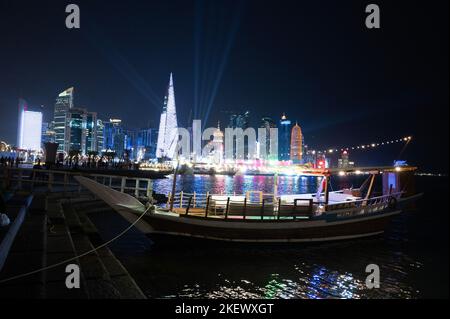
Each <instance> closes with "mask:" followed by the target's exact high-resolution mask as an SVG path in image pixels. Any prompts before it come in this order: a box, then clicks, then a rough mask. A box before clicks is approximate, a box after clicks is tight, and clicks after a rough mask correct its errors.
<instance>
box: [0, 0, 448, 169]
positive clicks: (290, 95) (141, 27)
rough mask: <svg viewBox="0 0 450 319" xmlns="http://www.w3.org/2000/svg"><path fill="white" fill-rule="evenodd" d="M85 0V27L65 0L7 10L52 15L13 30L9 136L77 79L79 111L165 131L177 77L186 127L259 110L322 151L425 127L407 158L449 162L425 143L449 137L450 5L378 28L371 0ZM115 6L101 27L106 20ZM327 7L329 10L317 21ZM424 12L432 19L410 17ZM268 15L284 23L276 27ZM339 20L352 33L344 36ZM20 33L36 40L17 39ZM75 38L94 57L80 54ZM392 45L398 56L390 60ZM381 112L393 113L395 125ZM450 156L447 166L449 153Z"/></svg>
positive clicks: (394, 12) (400, 11) (5, 101)
mask: <svg viewBox="0 0 450 319" xmlns="http://www.w3.org/2000/svg"><path fill="white" fill-rule="evenodd" d="M200 2H201V1H200ZM78 4H79V6H80V8H81V10H82V12H83V18H82V27H81V29H80V30H75V31H74V30H68V29H66V28H65V27H64V25H63V23H62V21H63V20H64V18H65V13H64V6H63V5H62V4H61V5H55V6H49V8H46V9H45V8H44V7H45V6H42V7H41V6H37V5H34V4H30V5H29V6H26V7H25V8H23V7H22V6H19V5H17V4H14V3H5V4H2V6H4V9H5V10H2V12H7V11H8V12H16V13H18V12H20V13H21V15H23V17H24V19H32V18H31V17H32V16H34V15H35V14H38V15H39V16H41V17H46V21H47V23H46V24H43V25H39V26H37V28H38V29H37V31H38V34H40V35H39V36H34V37H30V36H29V31H30V30H29V29H27V28H26V27H23V28H16V29H14V30H13V32H12V33H10V34H6V35H5V37H3V38H4V43H5V47H4V50H2V52H1V53H0V55H1V56H2V59H1V60H0V61H1V62H0V63H2V64H1V66H2V70H4V71H5V74H8V75H11V76H10V77H5V78H2V79H0V87H1V88H2V89H1V90H0V108H1V110H2V117H3V118H5V119H6V120H5V121H4V122H5V123H3V125H2V127H1V128H0V136H1V138H2V139H5V140H7V141H13V140H14V139H15V138H14V136H15V133H14V132H15V131H16V129H15V127H14V126H13V125H14V123H17V121H16V120H15V116H16V114H17V112H16V109H17V108H16V105H17V99H18V98H20V97H23V98H25V99H26V100H28V101H29V102H30V104H31V105H44V108H43V113H44V119H47V118H48V116H49V114H51V113H53V104H54V103H53V97H54V95H55V92H60V91H61V90H62V89H64V88H67V87H72V86H74V87H76V90H77V92H78V93H77V94H78V97H79V99H80V100H79V104H78V105H80V106H83V107H84V106H85V107H86V108H88V109H91V110H94V111H96V112H98V113H99V114H104V116H103V118H105V119H108V118H120V119H122V120H123V122H124V123H128V124H129V125H130V126H131V127H157V124H158V121H159V116H160V106H161V105H162V103H163V94H161V92H164V90H165V86H166V83H165V82H166V81H164V79H165V78H166V77H167V74H169V73H170V72H174V73H175V74H176V75H177V83H178V86H177V104H178V110H177V111H178V115H179V120H180V125H182V126H187V124H188V123H190V122H191V120H192V119H193V118H194V117H195V113H196V112H197V115H199V114H200V113H202V114H203V115H204V117H207V118H203V119H204V123H205V125H207V126H215V123H216V122H217V120H220V121H221V122H222V123H226V122H227V121H228V117H229V116H228V113H227V112H229V111H230V110H231V111H235V112H238V111H240V110H243V109H245V110H249V111H250V114H252V121H256V123H251V124H252V125H253V126H255V127H256V126H258V125H259V121H260V119H261V117H262V116H271V117H272V118H274V119H275V120H277V119H278V118H279V116H280V114H281V113H282V112H286V114H287V115H288V117H289V118H290V119H295V120H298V121H299V122H300V123H301V124H302V132H303V134H305V135H306V136H307V137H308V141H307V143H308V144H309V145H311V146H313V147H315V148H321V147H324V148H326V147H328V146H345V145H348V144H351V145H356V144H359V143H366V142H370V141H377V140H386V139H390V138H391V137H393V136H409V135H412V136H414V143H412V144H411V145H410V146H409V147H408V149H407V150H406V152H404V153H403V154H404V156H405V157H406V159H408V160H410V161H411V162H413V163H414V164H418V165H419V166H423V167H424V168H426V169H429V170H439V171H442V170H444V171H446V170H447V168H446V165H445V166H444V165H443V164H442V163H439V162H438V163H436V161H434V160H433V159H432V158H430V157H429V156H428V155H427V154H426V151H425V150H427V149H429V148H430V149H436V148H439V147H440V146H441V145H446V144H448V143H447V142H448V138H447V137H446V135H447V134H446V131H447V123H446V122H445V120H444V118H446V117H447V115H448V108H447V106H448V94H447V93H446V92H447V89H446V87H448V73H447V71H446V70H448V61H447V59H446V56H447V53H448V44H443V43H444V42H445V43H446V41H442V39H444V38H447V36H448V33H447V32H448V31H446V29H447V28H441V27H440V26H441V25H442V24H445V19H439V18H438V17H437V18H434V19H430V18H429V17H430V16H435V15H439V14H441V12H446V11H447V10H446V9H445V8H443V9H442V10H435V9H433V13H431V12H430V14H429V15H425V17H427V20H423V16H422V15H423V11H422V10H418V7H420V6H418V7H416V6H414V5H407V3H405V5H402V3H395V4H393V3H391V2H386V1H381V2H380V3H379V5H380V7H382V8H383V12H386V13H385V14H384V15H383V27H382V29H381V30H367V29H366V28H365V27H364V24H363V21H364V18H365V12H364V5H363V4H362V3H361V4H358V5H355V6H341V5H339V4H334V3H331V4H330V3H326V5H324V4H323V3H320V2H319V3H317V4H298V3H296V2H293V1H286V2H285V3H284V5H282V6H276V7H271V6H264V5H263V4H257V3H256V2H254V1H238V2H237V3H235V4H233V5H231V4H228V3H225V2H221V1H216V2H214V3H208V4H203V6H202V7H204V10H203V12H202V11H201V10H198V6H196V5H195V4H196V3H195V1H175V2H174V3H173V4H172V5H170V6H164V5H162V4H159V3H153V4H144V3H138V4H137V5H134V6H132V8H131V7H130V8H129V9H128V10H129V12H124V13H123V14H122V15H120V19H118V17H119V16H118V13H117V12H118V11H117V10H115V8H116V6H117V5H116V4H112V5H111V7H108V8H104V7H103V6H101V5H99V4H95V3H89V2H84V1H80V2H79V3H78ZM241 4H242V5H241ZM440 5H441V6H443V7H447V6H448V4H445V3H441V4H440ZM323 8H327V9H326V10H323ZM405 8H406V9H405ZM405 10H406V12H405ZM423 10H425V11H426V10H431V9H428V8H425V9H423ZM103 11H104V14H102V15H100V16H101V18H99V19H96V20H95V23H94V20H93V19H92V17H93V16H98V13H99V12H103ZM168 13H170V14H168ZM219 13H220V14H219ZM319 13H320V17H321V18H320V19H316V17H318V16H319ZM161 14H163V15H166V16H167V17H168V18H167V19H168V20H167V21H168V22H169V23H168V24H167V27H166V28H156V26H155V25H154V24H152V23H154V22H151V21H153V20H152V16H153V15H155V16H160V15H161ZM442 14H443V13H442ZM131 16H132V17H133V19H131V18H130V17H131ZM210 16H216V19H210V18H209V17H210ZM13 17H14V14H12V15H10V16H5V17H3V16H2V19H1V21H2V22H1V23H2V26H4V27H3V28H2V30H6V29H8V28H7V27H6V25H7V24H14V18H13ZM414 18H417V20H418V21H419V20H420V21H422V23H421V24H414V23H413V24H410V23H409V21H411V20H414ZM324 19H325V20H326V21H328V22H327V24H326V25H324V24H323V23H322V21H323V20H324ZM119 20H120V21H121V23H115V21H119ZM266 20H267V21H270V22H271V23H270V25H266V24H264V23H262V22H263V21H266ZM139 21H150V22H149V23H139ZM330 24H331V25H336V26H338V27H336V28H334V29H333V30H331V29H329V28H328V26H329V25H330ZM404 25H409V28H408V29H405V28H404ZM221 26H222V27H221ZM256 26H257V27H256ZM199 30H209V31H208V32H203V33H201V32H200V33H199V32H198V31H199ZM44 35H45V36H44ZM15 38H21V39H23V41H21V43H17V44H13V43H15V42H13V39H15ZM52 38H53V39H67V41H60V42H59V46H60V50H56V51H52V50H46V49H45V48H47V47H49V46H50V47H51V41H50V42H49V39H52ZM142 39H148V41H142ZM164 39H166V40H164ZM167 39H170V40H167ZM318 39H321V40H320V41H318ZM120 43H123V45H121V44H120ZM74 45H76V46H77V47H78V48H79V49H80V52H83V53H82V54H81V55H79V54H74V53H73V52H72V51H71V50H70V48H71V47H72V46H74ZM28 47H33V48H35V50H34V51H36V52H38V53H37V54H36V56H35V57H36V59H39V60H40V61H41V62H40V63H35V62H34V61H33V60H29V61H27V59H26V56H27V55H26V52H27V50H24V48H28ZM330 48H332V49H330ZM387 48H389V56H387V55H386V54H384V52H385V50H386V49H387ZM43 52H45V54H44V53H43ZM60 52H64V54H61V53H60ZM196 52H197V53H196ZM199 52H200V53H201V54H200V55H199ZM6 61H9V63H7V64H5V62H6ZM67 61H70V62H69V63H68V65H70V66H71V67H72V69H71V72H67V71H66V70H67V69H66V68H50V69H48V70H47V68H46V70H45V72H43V69H42V66H44V65H47V66H51V65H55V66H60V65H63V64H66V63H67ZM196 61H197V62H196ZM420 61H428V62H427V63H428V64H427V65H426V66H425V65H424V64H421V63H420ZM40 65H41V66H40ZM88 71H89V72H88ZM90 71H94V72H90ZM86 74H89V76H86ZM6 79H7V81H5V80H6ZM35 83H40V85H39V86H35ZM196 101H197V103H196ZM129 110H133V112H129ZM416 114H420V116H416ZM437 114H439V116H436V115H437ZM441 115H442V116H441ZM374 118H379V119H382V120H383V126H382V129H381V128H380V126H379V125H378V124H377V123H376V121H373V119H374ZM399 119H401V120H399ZM436 130H437V131H436ZM335 132H339V134H335ZM432 132H433V133H432ZM442 152H443V153H442V162H444V163H445V162H447V161H448V150H443V151H442ZM385 153H386V154H380V153H377V154H373V157H377V160H380V161H384V162H386V161H387V160H388V159H389V160H392V159H393V157H395V156H396V155H397V154H398V153H399V151H398V150H392V151H391V152H385ZM387 154H389V157H388V156H387Z"/></svg>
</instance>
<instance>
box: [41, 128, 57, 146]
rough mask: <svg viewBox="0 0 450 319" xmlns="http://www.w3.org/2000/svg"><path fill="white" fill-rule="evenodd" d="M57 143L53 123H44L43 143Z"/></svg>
mask: <svg viewBox="0 0 450 319" xmlns="http://www.w3.org/2000/svg"><path fill="white" fill-rule="evenodd" d="M54 142H55V131H53V128H52V125H51V123H48V122H42V138H41V143H42V145H44V143H54Z"/></svg>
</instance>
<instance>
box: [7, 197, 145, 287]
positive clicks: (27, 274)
mask: <svg viewBox="0 0 450 319" xmlns="http://www.w3.org/2000/svg"><path fill="white" fill-rule="evenodd" d="M151 207H152V206H151V205H149V207H148V208H147V209H146V210H145V211H144V212H143V213H142V214H141V215H140V216H139V218H138V219H136V220H135V221H134V222H133V223H132V224H131V225H130V226H128V227H127V228H125V230H123V231H122V232H121V233H119V234H118V235H117V236H115V237H113V238H112V239H110V240H108V241H107V242H106V243H104V244H101V245H100V246H98V247H95V248H93V249H91V250H89V251H87V252H85V253H82V254H81V255H78V256H75V257H72V258H69V259H66V260H64V261H61V262H59V263H56V264H54V265H51V266H46V267H43V268H40V269H36V270H33V271H30V272H27V273H25V274H21V275H17V276H13V277H10V278H7V279H2V280H0V284H3V283H5V282H8V281H12V280H15V279H19V278H23V277H26V276H30V275H34V274H37V273H39V272H41V271H45V270H49V269H52V268H56V267H59V266H61V265H64V264H67V263H69V262H71V261H73V260H77V259H79V258H82V257H84V256H86V255H89V254H91V253H93V252H95V251H97V250H99V249H101V248H103V247H106V246H108V245H109V244H111V243H112V242H114V241H116V240H117V239H119V238H120V237H122V236H123V235H125V234H126V233H127V232H128V231H129V230H130V229H131V228H133V226H134V225H136V224H137V223H138V222H139V221H140V220H141V219H142V217H144V215H145V214H146V213H147V212H148V210H149V209H150V208H151Z"/></svg>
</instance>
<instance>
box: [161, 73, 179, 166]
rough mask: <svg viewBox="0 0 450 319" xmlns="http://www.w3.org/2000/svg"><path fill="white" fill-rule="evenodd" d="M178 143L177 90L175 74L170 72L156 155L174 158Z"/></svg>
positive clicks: (162, 157)
mask: <svg viewBox="0 0 450 319" xmlns="http://www.w3.org/2000/svg"><path fill="white" fill-rule="evenodd" d="M177 144H178V122H177V112H176V106H175V90H174V86H173V76H172V73H170V80H169V87H168V88H167V95H166V96H165V97H164V106H163V111H162V113H161V119H160V122H159V132H158V144H157V148H156V157H157V158H159V159H164V158H166V159H173V158H174V157H175V151H176V149H177Z"/></svg>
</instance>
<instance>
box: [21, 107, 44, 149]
mask: <svg viewBox="0 0 450 319" xmlns="http://www.w3.org/2000/svg"><path fill="white" fill-rule="evenodd" d="M18 124H19V126H18V130H17V147H18V148H20V149H24V150H31V151H40V150H41V137H42V112H33V111H30V110H28V105H27V103H26V102H25V101H24V100H22V99H20V100H19V121H18Z"/></svg>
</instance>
